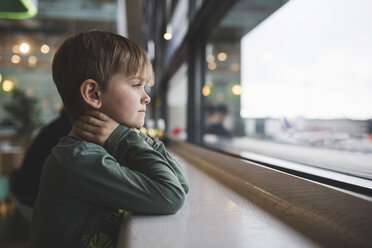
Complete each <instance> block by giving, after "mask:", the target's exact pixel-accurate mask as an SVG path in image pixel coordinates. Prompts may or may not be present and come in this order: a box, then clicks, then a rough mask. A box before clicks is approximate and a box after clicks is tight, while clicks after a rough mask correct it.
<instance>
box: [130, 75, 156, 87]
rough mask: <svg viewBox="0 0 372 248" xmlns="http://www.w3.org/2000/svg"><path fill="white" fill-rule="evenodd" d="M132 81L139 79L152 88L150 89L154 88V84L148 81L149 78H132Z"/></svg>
mask: <svg viewBox="0 0 372 248" xmlns="http://www.w3.org/2000/svg"><path fill="white" fill-rule="evenodd" d="M130 79H131V80H133V79H139V80H140V81H141V82H143V81H144V82H146V83H145V84H146V85H147V86H150V87H152V86H153V85H154V82H153V81H152V80H151V79H150V80H149V79H148V78H144V77H130Z"/></svg>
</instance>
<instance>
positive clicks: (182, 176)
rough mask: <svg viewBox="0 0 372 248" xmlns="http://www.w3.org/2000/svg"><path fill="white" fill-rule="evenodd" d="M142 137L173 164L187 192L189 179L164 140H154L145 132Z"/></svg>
mask: <svg viewBox="0 0 372 248" xmlns="http://www.w3.org/2000/svg"><path fill="white" fill-rule="evenodd" d="M140 135H141V137H142V138H143V139H144V140H145V141H146V143H147V144H149V146H151V147H152V148H153V149H154V150H155V151H158V152H159V153H160V154H161V155H162V156H163V157H164V158H165V159H166V160H167V161H168V163H169V164H170V166H172V169H173V171H174V172H175V174H176V176H177V178H178V180H179V181H180V183H181V185H182V187H183V188H184V190H185V192H186V193H187V192H188V191H189V183H188V180H187V178H186V176H185V174H184V172H183V170H182V167H181V166H180V165H179V164H178V162H177V161H176V160H175V159H174V158H173V157H172V156H171V155H170V154H169V153H168V152H167V150H166V149H165V146H164V144H163V142H161V141H154V140H153V139H151V138H150V137H149V136H147V135H146V134H144V133H142V132H141V133H140Z"/></svg>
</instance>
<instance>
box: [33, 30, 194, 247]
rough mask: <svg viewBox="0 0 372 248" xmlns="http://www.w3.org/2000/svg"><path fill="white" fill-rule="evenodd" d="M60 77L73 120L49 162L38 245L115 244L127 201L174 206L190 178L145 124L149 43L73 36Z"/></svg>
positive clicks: (168, 209) (62, 56)
mask: <svg viewBox="0 0 372 248" xmlns="http://www.w3.org/2000/svg"><path fill="white" fill-rule="evenodd" d="M52 70H53V80H54V82H55V84H56V86H57V89H58V92H59V94H60V95H61V97H62V101H63V104H64V106H65V108H66V110H67V111H68V113H69V116H70V118H71V120H72V122H73V127H72V130H71V132H70V134H69V135H68V136H66V137H63V138H61V140H60V141H59V143H58V144H57V146H56V147H54V148H53V150H52V152H51V154H50V155H49V157H48V159H47V160H46V162H45V165H44V167H43V171H42V176H41V182H40V189H39V195H38V199H37V201H36V204H35V208H34V215H33V220H32V240H31V247H114V246H115V243H116V239H117V232H118V228H119V222H120V214H119V212H120V209H124V210H128V211H133V212H137V213H145V214H172V213H175V212H176V211H177V210H179V209H180V208H181V206H182V205H183V203H184V201H185V195H186V193H187V192H188V182H187V179H186V178H185V176H184V174H183V171H182V169H181V167H180V166H179V165H178V164H177V162H176V161H175V160H174V159H173V158H172V157H171V156H170V155H169V153H167V151H166V150H165V148H164V145H163V144H162V143H161V142H155V141H153V140H152V139H150V138H149V137H147V136H146V135H144V134H143V133H141V132H140V131H139V130H138V129H139V128H141V127H142V126H143V124H144V117H145V111H146V105H147V104H148V103H149V102H150V97H149V96H148V95H147V94H146V92H145V89H144V88H145V86H146V84H150V85H151V84H152V81H151V77H152V68H151V64H150V62H149V60H148V58H147V56H146V54H145V53H144V52H143V50H142V49H141V48H139V47H138V46H137V45H136V44H134V43H133V42H132V41H130V40H128V39H126V38H124V37H122V36H119V35H117V34H113V33H109V32H101V31H91V32H84V33H80V34H77V35H75V36H73V37H71V38H69V39H67V40H66V41H65V42H64V43H63V44H62V46H61V47H60V48H59V50H58V51H57V52H56V54H55V56H54V59H53V65H52Z"/></svg>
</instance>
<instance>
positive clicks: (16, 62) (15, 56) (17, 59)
mask: <svg viewBox="0 0 372 248" xmlns="http://www.w3.org/2000/svg"><path fill="white" fill-rule="evenodd" d="M10 60H11V61H12V63H13V64H18V63H19V62H21V57H19V56H18V55H13V56H12V58H11V59H10Z"/></svg>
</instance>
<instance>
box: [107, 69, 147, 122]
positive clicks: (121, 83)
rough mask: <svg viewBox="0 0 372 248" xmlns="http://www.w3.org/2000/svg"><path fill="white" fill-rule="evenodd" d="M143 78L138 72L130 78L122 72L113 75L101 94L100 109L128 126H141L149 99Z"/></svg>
mask: <svg viewBox="0 0 372 248" xmlns="http://www.w3.org/2000/svg"><path fill="white" fill-rule="evenodd" d="M145 80H146V79H144V78H143V77H141V75H140V73H137V75H136V76H134V77H131V78H128V77H126V76H125V75H124V74H123V73H118V74H116V75H114V76H113V77H112V78H111V79H110V80H109V82H108V86H107V89H106V90H105V91H103V92H102V94H101V96H102V107H101V108H100V111H102V112H103V113H105V114H107V115H108V116H110V117H111V118H113V119H114V120H116V121H117V122H119V123H122V124H124V125H126V126H128V127H132V128H141V127H142V126H143V124H144V121H145V111H146V104H148V103H149V102H150V100H151V99H150V97H149V96H148V95H147V93H146V92H145V86H146V81H145Z"/></svg>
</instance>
